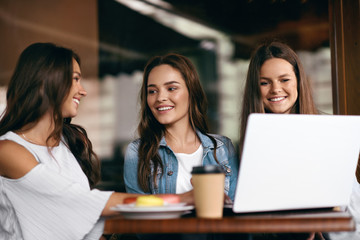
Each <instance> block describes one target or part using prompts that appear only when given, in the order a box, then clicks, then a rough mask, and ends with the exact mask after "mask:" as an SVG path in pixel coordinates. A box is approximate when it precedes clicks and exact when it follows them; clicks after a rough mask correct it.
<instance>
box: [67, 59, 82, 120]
mask: <svg viewBox="0 0 360 240" xmlns="http://www.w3.org/2000/svg"><path fill="white" fill-rule="evenodd" d="M72 79H73V80H72V86H71V88H70V91H69V94H68V96H67V97H66V99H65V102H64V103H63V106H62V116H63V118H69V117H70V118H72V117H75V116H76V115H77V109H78V107H79V104H80V99H81V98H82V97H85V96H86V95H87V92H86V91H85V89H84V88H83V87H82V86H81V84H80V80H81V71H80V66H79V64H78V63H77V62H76V60H75V59H73V74H72Z"/></svg>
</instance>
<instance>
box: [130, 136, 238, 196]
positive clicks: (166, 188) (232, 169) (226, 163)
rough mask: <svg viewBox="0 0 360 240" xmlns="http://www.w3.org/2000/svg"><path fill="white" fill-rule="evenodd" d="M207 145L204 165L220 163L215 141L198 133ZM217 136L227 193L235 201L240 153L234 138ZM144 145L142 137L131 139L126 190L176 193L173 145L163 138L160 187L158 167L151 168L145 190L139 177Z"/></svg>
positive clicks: (205, 146)
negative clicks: (140, 149)
mask: <svg viewBox="0 0 360 240" xmlns="http://www.w3.org/2000/svg"><path fill="white" fill-rule="evenodd" d="M196 133H197V135H198V137H199V138H200V141H201V143H202V145H203V148H204V152H203V158H202V165H210V164H212V165H214V164H218V163H217V162H216V161H215V158H214V152H213V150H214V144H213V142H212V141H211V139H210V138H209V137H208V136H206V135H204V134H202V133H201V132H199V131H197V132H196ZM211 136H212V137H214V138H215V140H216V143H217V147H216V157H217V159H218V161H219V163H220V165H221V166H222V168H223V169H224V171H225V173H226V175H225V189H224V191H225V193H226V194H227V195H228V196H229V197H230V198H231V200H234V196H235V187H236V183H237V174H238V161H237V159H236V153H235V149H234V146H233V144H232V142H231V140H230V139H229V138H227V137H224V136H220V135H214V134H211ZM139 145H140V139H137V140H135V141H133V142H131V143H130V144H129V145H128V147H127V150H126V154H125V163H124V180H125V187H126V192H128V193H141V194H160V193H176V179H177V175H178V161H177V159H176V156H175V154H174V152H173V151H172V150H171V148H170V147H169V146H167V145H166V141H165V137H163V138H162V139H161V141H160V147H159V156H160V158H161V160H162V163H163V166H164V169H163V170H162V169H161V168H159V169H157V171H156V175H157V177H156V182H157V186H155V184H154V183H153V181H152V179H153V174H154V172H155V171H154V169H153V168H152V169H151V176H150V177H149V186H150V191H149V192H144V191H143V190H142V189H141V188H140V186H139V184H138V180H137V174H138V162H139V157H138V149H139ZM162 171H164V172H163V174H162Z"/></svg>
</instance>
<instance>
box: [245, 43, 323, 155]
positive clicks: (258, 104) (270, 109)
mask: <svg viewBox="0 0 360 240" xmlns="http://www.w3.org/2000/svg"><path fill="white" fill-rule="evenodd" d="M251 113H285V114H287V113H294V114H318V110H317V109H316V106H315V103H314V99H313V97H312V86H311V82H310V80H309V79H308V78H307V77H306V74H305V70H304V68H303V66H302V64H301V61H300V59H299V57H298V56H297V54H296V53H295V52H294V51H293V50H292V49H291V48H290V47H289V46H288V45H286V44H284V43H281V42H277V41H272V42H269V43H264V44H261V45H259V46H258V47H257V49H256V50H255V51H254V53H253V55H252V57H251V60H250V64H249V69H248V74H247V78H246V84H245V89H244V96H243V102H242V112H241V125H240V152H241V150H242V146H243V144H244V137H245V130H246V125H247V119H248V117H249V115H250V114H251Z"/></svg>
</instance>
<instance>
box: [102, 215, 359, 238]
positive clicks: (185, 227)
mask: <svg viewBox="0 0 360 240" xmlns="http://www.w3.org/2000/svg"><path fill="white" fill-rule="evenodd" d="M354 230H355V223H354V221H353V219H352V217H351V215H350V214H349V213H348V212H343V211H331V210H326V211H320V210H319V211H306V212H304V211H302V212H299V211H296V212H277V213H266V214H264V213H263V214H237V215H234V214H226V213H224V217H223V218H222V219H201V218H197V217H196V216H195V214H194V213H192V214H189V215H184V216H183V217H181V218H177V219H160V220H159V219H157V220H152V219H151V220H130V219H124V218H123V217H122V216H117V217H111V218H108V219H107V220H106V222H105V231H104V233H105V234H111V233H291V232H292V233H294V232H297V233H304V232H340V231H354Z"/></svg>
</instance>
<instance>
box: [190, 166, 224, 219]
mask: <svg viewBox="0 0 360 240" xmlns="http://www.w3.org/2000/svg"><path fill="white" fill-rule="evenodd" d="M224 182H225V174H224V172H223V170H222V168H221V167H220V166H218V165H206V166H201V167H194V168H193V171H192V183H193V187H194V198H195V209H196V215H197V217H200V218H222V216H223V207H224Z"/></svg>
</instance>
